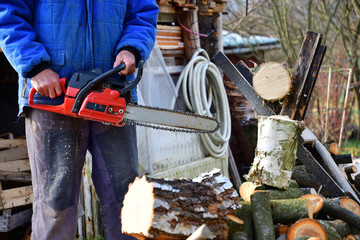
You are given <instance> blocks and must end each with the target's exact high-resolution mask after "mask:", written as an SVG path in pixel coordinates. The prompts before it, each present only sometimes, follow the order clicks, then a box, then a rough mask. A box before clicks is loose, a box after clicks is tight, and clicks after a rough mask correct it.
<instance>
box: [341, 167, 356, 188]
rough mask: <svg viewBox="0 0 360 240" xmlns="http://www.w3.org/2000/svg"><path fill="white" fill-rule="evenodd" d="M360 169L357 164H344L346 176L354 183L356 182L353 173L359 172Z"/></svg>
mask: <svg viewBox="0 0 360 240" xmlns="http://www.w3.org/2000/svg"><path fill="white" fill-rule="evenodd" d="M357 171H358V169H357V166H355V165H348V166H344V172H345V173H346V177H347V179H348V180H349V182H351V183H352V184H354V183H355V181H354V179H353V177H352V174H354V173H357Z"/></svg>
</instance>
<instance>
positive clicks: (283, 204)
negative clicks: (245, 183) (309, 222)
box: [271, 197, 320, 223]
mask: <svg viewBox="0 0 360 240" xmlns="http://www.w3.org/2000/svg"><path fill="white" fill-rule="evenodd" d="M316 206H319V200H318V197H314V199H310V198H309V199H300V198H299V199H283V200H271V210H272V217H273V220H274V223H293V222H295V221H297V220H299V219H301V218H307V217H310V216H313V215H314V214H316V213H318V212H319V211H320V210H319V208H317V207H316ZM309 214H310V216H309Z"/></svg>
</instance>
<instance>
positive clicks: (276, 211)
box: [229, 196, 320, 230]
mask: <svg viewBox="0 0 360 240" xmlns="http://www.w3.org/2000/svg"><path fill="white" fill-rule="evenodd" d="M318 197H320V196H318ZM318 197H315V199H313V200H311V199H300V198H298V199H278V200H270V204H271V215H272V219H273V222H274V224H277V223H283V224H286V223H294V222H295V221H297V220H299V219H301V218H308V217H309V216H308V214H309V210H308V209H309V208H310V209H314V210H313V211H312V214H313V215H314V214H316V213H318V208H316V207H314V205H316V206H318V201H319V200H318V199H317V198H318ZM240 205H241V206H240V208H239V209H237V210H236V212H235V214H234V215H235V216H237V217H239V218H241V219H242V220H244V226H246V224H247V221H246V213H247V212H248V211H249V209H251V203H250V202H245V201H241V202H240ZM229 230H230V229H229Z"/></svg>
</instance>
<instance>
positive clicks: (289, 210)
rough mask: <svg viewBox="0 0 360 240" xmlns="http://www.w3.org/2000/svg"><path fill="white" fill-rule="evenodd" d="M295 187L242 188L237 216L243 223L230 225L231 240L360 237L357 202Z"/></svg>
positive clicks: (252, 186) (256, 186) (246, 183)
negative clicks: (280, 197)
mask: <svg viewBox="0 0 360 240" xmlns="http://www.w3.org/2000/svg"><path fill="white" fill-rule="evenodd" d="M292 186H294V188H289V189H288V190H275V189H270V188H268V189H266V188H265V186H260V185H254V184H252V183H249V182H245V183H243V184H242V185H241V188H240V196H241V198H242V199H243V200H242V201H240V204H241V207H240V208H239V209H238V210H237V211H236V213H235V216H236V217H238V218H239V219H242V220H243V221H244V223H243V224H242V225H240V226H238V225H235V224H234V223H232V222H230V221H229V222H228V225H229V237H230V239H249V240H251V239H253V236H256V238H255V239H276V238H279V237H282V238H281V239H288V240H293V239H308V238H310V237H317V238H318V239H322V240H324V239H339V240H341V239H352V238H350V237H351V236H352V235H357V234H359V232H360V227H359V226H360V223H359V222H358V221H359V220H360V212H359V211H360V206H359V205H358V204H357V203H356V202H355V201H353V200H352V199H350V198H348V197H340V198H324V197H323V196H321V195H318V194H314V193H313V194H308V193H309V192H315V191H314V189H310V191H309V190H305V191H303V189H299V188H296V186H295V185H292ZM289 190H291V192H296V194H294V195H293V193H290V191H289ZM274 191H275V192H282V194H281V196H282V198H283V199H279V196H280V195H278V194H273V192H274ZM259 203H260V204H259ZM266 206H267V207H266ZM259 208H260V209H261V211H259ZM269 213H270V214H269ZM281 235H282V236H281ZM305 236H307V238H305ZM300 237H301V238H300ZM279 239H280V238H279Z"/></svg>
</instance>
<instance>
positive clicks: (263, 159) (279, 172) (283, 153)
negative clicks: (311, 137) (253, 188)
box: [246, 116, 304, 189]
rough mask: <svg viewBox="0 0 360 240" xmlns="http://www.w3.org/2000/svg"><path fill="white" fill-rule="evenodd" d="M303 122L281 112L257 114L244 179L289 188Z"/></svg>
mask: <svg viewBox="0 0 360 240" xmlns="http://www.w3.org/2000/svg"><path fill="white" fill-rule="evenodd" d="M303 127H304V125H303V123H302V122H299V121H294V120H290V119H289V118H287V117H284V116H271V117H263V116H260V117H259V124H258V128H259V131H258V142H257V148H256V156H255V159H254V162H253V164H252V166H251V169H250V171H249V174H248V175H247V176H246V179H247V180H248V181H251V182H255V183H257V184H265V185H269V186H273V187H277V188H280V189H287V188H289V180H290V179H291V174H292V171H293V168H294V165H295V159H296V150H297V142H298V137H299V135H300V133H301V131H302V130H303Z"/></svg>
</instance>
